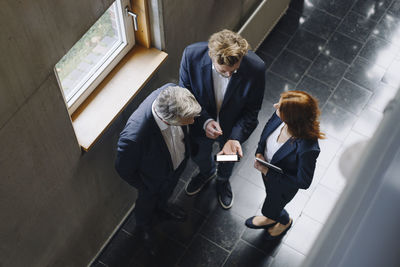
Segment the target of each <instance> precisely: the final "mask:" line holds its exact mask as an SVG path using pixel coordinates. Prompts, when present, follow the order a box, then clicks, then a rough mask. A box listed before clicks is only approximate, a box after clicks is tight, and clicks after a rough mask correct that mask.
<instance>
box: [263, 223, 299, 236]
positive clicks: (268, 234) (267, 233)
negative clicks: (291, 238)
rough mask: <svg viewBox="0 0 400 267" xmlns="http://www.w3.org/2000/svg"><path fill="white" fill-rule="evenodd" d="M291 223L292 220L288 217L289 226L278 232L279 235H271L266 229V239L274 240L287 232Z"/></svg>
mask: <svg viewBox="0 0 400 267" xmlns="http://www.w3.org/2000/svg"><path fill="white" fill-rule="evenodd" d="M292 224H293V220H292V219H290V224H289V226H288V227H287V228H286V229H285V230H284V231H283V232H282V233H280V234H279V235H271V234H270V233H269V232H268V231H267V232H266V235H265V238H266V239H267V240H270V241H271V240H276V239H279V238H282V237H283V236H284V235H286V233H287V231H289V229H290V227H292Z"/></svg>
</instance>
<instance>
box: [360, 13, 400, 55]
mask: <svg viewBox="0 0 400 267" xmlns="http://www.w3.org/2000/svg"><path fill="white" fill-rule="evenodd" d="M399 22H400V19H399ZM399 26H400V24H399ZM371 37H375V38H376V39H379V40H381V41H384V42H386V43H388V44H390V45H392V46H395V47H397V50H400V44H395V43H392V42H391V41H389V40H386V39H385V38H383V37H382V36H379V35H376V34H375V33H374V32H373V31H372V32H371V33H370V34H369V36H368V40H369V39H371ZM397 52H399V51H397ZM396 55H397V54H396Z"/></svg>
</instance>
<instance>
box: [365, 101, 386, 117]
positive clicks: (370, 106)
mask: <svg viewBox="0 0 400 267" xmlns="http://www.w3.org/2000/svg"><path fill="white" fill-rule="evenodd" d="M371 99H372V98H371ZM371 99H370V100H371ZM367 107H368V108H370V109H372V110H373V111H376V112H379V113H380V114H383V110H379V109H377V108H376V107H374V106H372V105H371V104H370V103H369V102H368V104H367Z"/></svg>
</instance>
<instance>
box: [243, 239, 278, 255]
mask: <svg viewBox="0 0 400 267" xmlns="http://www.w3.org/2000/svg"><path fill="white" fill-rule="evenodd" d="M240 240H241V241H242V242H244V243H246V245H248V246H249V247H252V248H254V249H256V250H257V251H258V252H261V253H262V254H264V255H265V256H267V257H271V258H274V256H273V254H271V255H268V254H267V253H265V251H264V250H262V249H260V248H258V247H256V246H255V245H253V244H251V243H249V242H248V241H246V240H244V239H242V238H240Z"/></svg>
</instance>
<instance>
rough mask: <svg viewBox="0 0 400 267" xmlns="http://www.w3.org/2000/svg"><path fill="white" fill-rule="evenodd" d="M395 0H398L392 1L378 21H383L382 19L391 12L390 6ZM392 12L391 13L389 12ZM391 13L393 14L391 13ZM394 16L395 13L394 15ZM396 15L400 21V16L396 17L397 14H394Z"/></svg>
mask: <svg viewBox="0 0 400 267" xmlns="http://www.w3.org/2000/svg"><path fill="white" fill-rule="evenodd" d="M394 2H396V0H392V2H391V3H390V4H389V5H388V7H387V8H386V9H385V11H384V12H383V14H382V16H381V18H380V19H379V20H378V23H381V21H382V20H383V19H384V17H385V15H387V14H388V13H389V12H388V11H389V9H390V7H391V6H392V4H393V3H394ZM389 14H390V13H389ZM390 15H391V14H390ZM392 16H394V15H392ZM394 17H395V19H398V20H399V21H400V18H398V17H396V16H394Z"/></svg>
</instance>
